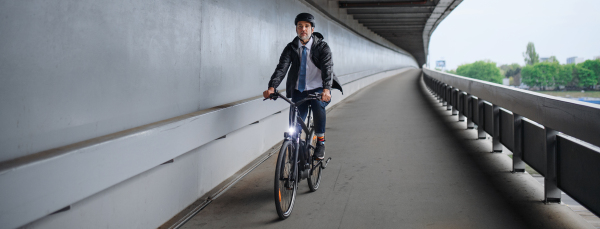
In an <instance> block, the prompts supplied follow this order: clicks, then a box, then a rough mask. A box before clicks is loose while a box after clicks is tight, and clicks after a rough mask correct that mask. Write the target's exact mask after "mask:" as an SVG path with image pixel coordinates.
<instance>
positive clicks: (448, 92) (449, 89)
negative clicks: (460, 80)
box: [446, 86, 453, 111]
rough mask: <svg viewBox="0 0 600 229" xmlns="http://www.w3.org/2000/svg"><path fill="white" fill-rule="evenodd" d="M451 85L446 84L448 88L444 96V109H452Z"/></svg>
mask: <svg viewBox="0 0 600 229" xmlns="http://www.w3.org/2000/svg"><path fill="white" fill-rule="evenodd" d="M452 90H453V88H452V86H448V90H446V93H447V95H448V96H447V97H446V105H447V106H446V110H448V111H449V110H452Z"/></svg>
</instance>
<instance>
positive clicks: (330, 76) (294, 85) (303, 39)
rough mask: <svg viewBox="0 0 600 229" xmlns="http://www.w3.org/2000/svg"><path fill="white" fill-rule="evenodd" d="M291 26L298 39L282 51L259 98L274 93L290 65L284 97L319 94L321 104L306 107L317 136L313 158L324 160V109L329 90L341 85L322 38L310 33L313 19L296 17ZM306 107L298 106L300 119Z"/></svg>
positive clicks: (305, 105) (312, 32)
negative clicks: (294, 26)
mask: <svg viewBox="0 0 600 229" xmlns="http://www.w3.org/2000/svg"><path fill="white" fill-rule="evenodd" d="M294 24H295V25H296V34H297V35H298V36H297V37H296V38H294V40H292V42H290V43H288V44H287V46H286V47H285V48H284V49H283V52H282V53H281V57H279V64H277V67H276V68H275V72H274V73H273V75H272V76H271V80H270V81H269V86H268V87H269V89H268V90H266V91H264V92H263V96H264V97H265V99H266V98H269V96H270V95H271V94H272V93H274V92H275V88H277V87H278V86H279V84H280V83H281V81H282V80H283V78H284V77H285V74H286V72H288V69H289V68H290V64H291V68H292V69H291V70H290V71H289V73H288V78H287V82H286V97H288V98H292V101H293V102H297V101H300V100H302V99H304V98H306V97H307V96H308V95H309V94H314V93H321V101H319V100H310V107H311V109H312V112H313V114H314V125H315V132H316V136H317V147H316V149H315V154H314V155H315V158H316V159H319V160H322V159H323V158H324V157H325V120H326V117H325V116H326V112H325V107H326V106H327V105H328V104H329V102H330V101H331V88H334V89H338V90H340V91H342V86H341V85H340V83H339V81H338V79H337V77H336V76H335V74H334V73H333V69H332V67H333V61H332V60H331V56H332V54H331V49H330V48H329V45H327V43H326V42H325V41H323V35H321V34H320V33H318V32H317V33H315V32H314V30H315V17H314V16H313V15H311V14H309V13H301V14H298V16H296V19H295V20H294ZM342 93H343V91H342ZM308 105H309V103H308V102H306V103H303V104H302V105H300V106H299V107H298V111H299V115H300V118H302V119H305V118H306V115H307V113H308Z"/></svg>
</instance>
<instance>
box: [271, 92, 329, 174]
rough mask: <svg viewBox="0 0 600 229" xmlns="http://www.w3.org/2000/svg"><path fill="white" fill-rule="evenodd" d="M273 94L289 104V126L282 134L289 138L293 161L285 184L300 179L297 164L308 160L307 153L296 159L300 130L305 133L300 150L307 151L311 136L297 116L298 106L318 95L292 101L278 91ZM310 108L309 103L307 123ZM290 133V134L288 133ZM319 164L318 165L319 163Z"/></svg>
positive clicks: (310, 112) (310, 111) (307, 128)
mask: <svg viewBox="0 0 600 229" xmlns="http://www.w3.org/2000/svg"><path fill="white" fill-rule="evenodd" d="M274 94H276V95H277V97H280V98H282V99H283V100H285V101H286V102H288V103H289V104H290V114H289V120H290V127H289V130H290V131H289V132H286V133H285V134H284V137H285V139H286V140H289V141H291V142H292V150H293V153H292V160H291V161H293V162H295V163H292V171H293V172H292V174H293V175H292V176H290V177H288V180H287V182H286V183H287V184H288V185H289V184H292V182H298V181H299V180H300V179H298V169H299V168H298V167H299V165H304V164H306V162H307V161H306V160H310V159H309V158H308V155H305V156H303V157H302V160H299V159H298V156H299V155H300V146H301V145H300V138H301V135H302V130H304V132H305V133H306V144H305V145H304V147H305V149H304V150H303V151H302V152H308V150H309V148H310V143H309V140H310V139H309V138H312V136H309V135H310V130H309V127H308V126H307V124H306V123H304V120H302V119H301V118H300V116H299V111H298V106H300V105H301V104H302V103H304V102H306V101H309V100H313V99H318V95H314V96H309V97H307V98H305V99H302V100H300V101H298V102H295V103H294V102H292V101H290V100H289V99H288V98H286V97H285V96H282V95H281V94H279V92H275V93H274ZM311 114H312V110H311V109H310V105H309V109H308V113H307V118H308V120H307V123H310V121H311V119H312V116H311ZM298 126H300V130H298ZM290 134H291V135H290ZM319 166H320V165H319Z"/></svg>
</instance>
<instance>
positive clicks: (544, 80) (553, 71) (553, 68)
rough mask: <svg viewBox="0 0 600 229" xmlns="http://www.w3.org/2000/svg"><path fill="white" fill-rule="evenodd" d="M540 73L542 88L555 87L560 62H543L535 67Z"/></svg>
mask: <svg viewBox="0 0 600 229" xmlns="http://www.w3.org/2000/svg"><path fill="white" fill-rule="evenodd" d="M533 67H534V68H537V69H538V71H539V73H540V75H539V76H540V80H539V81H540V84H541V86H542V87H544V89H545V87H548V86H554V85H555V77H557V76H558V73H559V70H560V64H558V62H542V63H537V64H535V65H533Z"/></svg>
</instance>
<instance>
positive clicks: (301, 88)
mask: <svg viewBox="0 0 600 229" xmlns="http://www.w3.org/2000/svg"><path fill="white" fill-rule="evenodd" d="M299 77H300V78H298V91H300V92H303V91H304V89H305V88H306V46H302V60H301V61H300V76H299Z"/></svg>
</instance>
